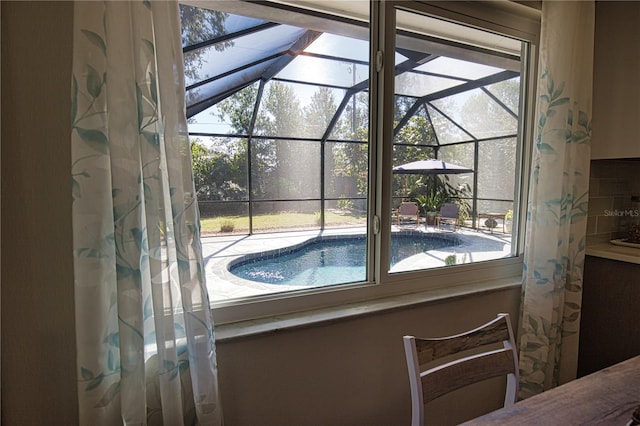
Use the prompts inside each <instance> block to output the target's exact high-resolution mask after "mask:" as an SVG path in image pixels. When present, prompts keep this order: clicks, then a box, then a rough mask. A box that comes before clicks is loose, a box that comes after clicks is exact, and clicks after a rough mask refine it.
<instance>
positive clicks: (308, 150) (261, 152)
mask: <svg viewBox="0 0 640 426" xmlns="http://www.w3.org/2000/svg"><path fill="white" fill-rule="evenodd" d="M251 176H252V194H253V197H255V198H256V199H260V200H281V199H285V200H286V199H297V198H320V189H321V188H320V143H319V142H309V141H289V140H267V139H254V140H253V141H252V142H251Z"/></svg>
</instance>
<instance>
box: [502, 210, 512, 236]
mask: <svg viewBox="0 0 640 426" xmlns="http://www.w3.org/2000/svg"><path fill="white" fill-rule="evenodd" d="M504 229H505V231H507V233H509V234H510V233H511V229H513V210H511V209H509V210H507V213H505V215H504Z"/></svg>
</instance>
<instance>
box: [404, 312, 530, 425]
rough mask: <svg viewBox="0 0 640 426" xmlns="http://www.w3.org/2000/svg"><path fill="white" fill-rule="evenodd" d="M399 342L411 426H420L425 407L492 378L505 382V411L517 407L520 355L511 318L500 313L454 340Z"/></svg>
mask: <svg viewBox="0 0 640 426" xmlns="http://www.w3.org/2000/svg"><path fill="white" fill-rule="evenodd" d="M403 340H404V350H405V356H406V359H407V368H408V371H409V386H410V389H411V425H412V426H422V425H424V420H425V413H424V411H425V410H424V404H426V403H427V402H430V401H432V400H434V399H436V398H438V397H440V396H442V395H445V394H447V393H449V392H452V391H454V390H456V389H460V388H462V387H466V386H468V385H471V384H473V383H477V382H480V381H484V380H486V379H490V378H493V377H500V376H502V377H506V380H507V387H506V391H505V397H504V407H510V406H512V405H513V404H514V403H515V401H516V390H517V383H518V355H517V353H516V346H515V340H514V337H513V330H512V328H511V322H510V321H509V314H499V315H498V317H497V318H496V319H494V320H492V321H490V322H488V323H486V324H485V325H483V326H481V327H478V328H476V329H473V330H471V331H467V332H465V333H462V334H456V335H454V336H447V337H438V338H418V337H414V336H404V338H403ZM479 351H481V352H479ZM428 423H429V422H428Z"/></svg>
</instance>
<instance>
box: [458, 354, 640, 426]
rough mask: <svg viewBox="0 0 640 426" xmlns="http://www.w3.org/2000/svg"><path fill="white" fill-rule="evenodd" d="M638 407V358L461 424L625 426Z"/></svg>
mask: <svg viewBox="0 0 640 426" xmlns="http://www.w3.org/2000/svg"><path fill="white" fill-rule="evenodd" d="M638 405H640V356H636V357H635V358H631V359H628V360H626V361H623V362H621V363H619V364H615V365H613V366H611V367H608V368H605V369H603V370H600V371H597V372H595V373H593V374H590V375H588V376H584V377H582V378H580V379H577V380H574V381H572V382H569V383H566V384H564V385H562V386H558V387H557V388H554V389H551V390H548V391H546V392H543V393H541V394H539V395H536V396H533V397H531V398H528V399H525V400H524V401H520V402H518V403H516V404H515V405H514V406H513V407H511V408H503V409H501V410H498V411H494V412H492V413H489V414H486V415H484V416H481V417H478V418H476V419H473V420H471V421H469V422H467V423H464V424H465V425H550V426H553V425H596V424H597V425H609V424H610V425H619V426H624V425H626V424H627V423H628V422H629V420H631V413H633V410H634V409H635V408H636V407H638Z"/></svg>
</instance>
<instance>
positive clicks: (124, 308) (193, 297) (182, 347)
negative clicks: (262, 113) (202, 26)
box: [71, 1, 222, 426]
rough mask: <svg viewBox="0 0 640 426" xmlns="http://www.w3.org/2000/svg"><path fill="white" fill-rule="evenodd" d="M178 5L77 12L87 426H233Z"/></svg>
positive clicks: (79, 272)
mask: <svg viewBox="0 0 640 426" xmlns="http://www.w3.org/2000/svg"><path fill="white" fill-rule="evenodd" d="M180 40H181V38H180V22H179V12H178V5H177V3H175V2H165V1H161V2H156V1H153V2H152V1H135V2H133V1H131V2H112V1H105V2H76V3H75V13H74V46H73V76H72V114H71V115H72V118H71V119H72V141H71V142H72V174H73V176H72V177H73V180H72V183H73V231H74V269H75V294H76V324H77V326H76V334H77V363H78V380H79V381H78V392H79V406H80V416H81V422H82V424H91V425H100V424H105V425H106V424H109V425H112V424H121V423H124V424H127V425H139V424H161V423H164V424H165V425H172V426H173V425H180V424H184V423H187V424H195V423H196V422H197V423H198V424H202V425H204V424H207V425H210V424H211V425H215V424H221V422H222V415H221V408H220V404H219V396H218V385H217V368H216V356H215V341H214V334H213V333H214V331H213V323H212V319H211V313H210V309H209V300H208V296H207V292H206V287H205V282H204V267H203V261H202V254H201V248H200V239H199V238H200V237H199V218H198V211H197V203H196V198H195V195H194V186H193V178H192V175H191V158H190V149H189V140H188V136H187V127H186V118H185V106H184V77H183V71H182V50H181V45H180Z"/></svg>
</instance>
